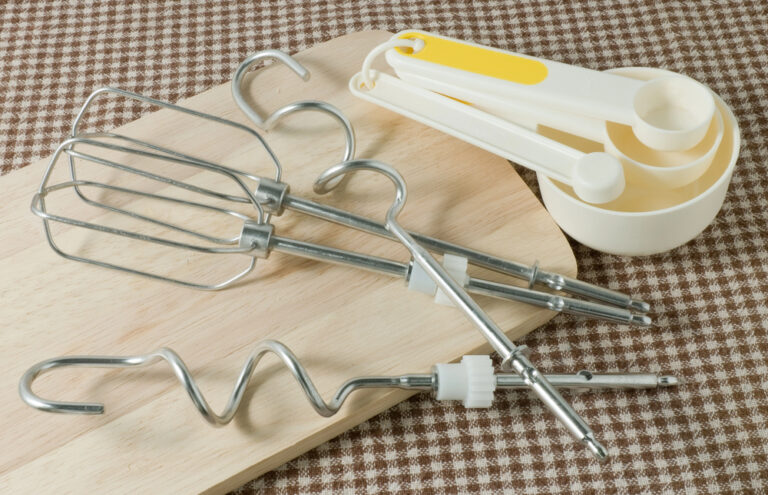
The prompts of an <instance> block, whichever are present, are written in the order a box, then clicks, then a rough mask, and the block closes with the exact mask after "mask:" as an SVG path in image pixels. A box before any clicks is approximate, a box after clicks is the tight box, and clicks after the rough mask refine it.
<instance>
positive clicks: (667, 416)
mask: <svg viewBox="0 0 768 495" xmlns="http://www.w3.org/2000/svg"><path fill="white" fill-rule="evenodd" d="M0 18H1V19H2V23H1V25H0V74H2V90H0V112H2V118H1V119H0V125H1V126H2V128H1V130H2V137H1V138H0V153H1V154H2V161H1V162H0V166H1V167H2V168H1V169H0V170H2V172H3V173H10V172H12V171H13V170H14V169H16V168H20V167H23V166H24V165H25V164H28V163H30V162H31V161H34V160H36V159H38V158H41V157H43V156H45V155H47V154H49V153H50V152H51V151H52V150H53V149H54V147H55V144H56V143H57V142H58V141H59V140H60V139H61V137H62V136H64V135H66V133H67V132H68V127H69V125H70V122H71V120H72V118H73V115H74V114H75V112H76V109H77V108H78V107H79V105H80V104H81V103H82V101H83V100H84V98H85V97H86V96H87V94H88V93H89V92H90V91H91V90H92V89H94V88H96V87H99V86H102V85H113V86H119V87H121V88H125V89H129V90H133V91H138V92H142V93H147V94H151V95H152V96H155V97H159V98H162V99H166V100H170V101H176V100H178V99H180V98H183V97H187V96H191V95H193V94H196V93H199V92H201V91H203V90H205V89H208V88H210V87H212V86H214V85H217V84H220V83H223V82H226V81H227V80H228V79H229V77H230V76H231V73H232V69H233V67H235V66H236V65H237V63H238V62H239V61H240V60H241V59H243V58H244V57H246V56H247V55H249V54H251V53H253V52H255V51H257V50H260V49H264V48H280V49H283V50H286V51H288V52H296V51H298V50H301V49H304V48H307V47H309V46H312V45H314V44H316V43H319V42H321V41H325V40H328V39H331V38H334V37H337V36H340V35H342V34H345V33H348V32H352V31H360V30H369V29H386V30H390V31H397V30H401V29H405V28H422V29H426V30H431V31H435V32H439V33H442V34H445V35H450V36H454V37H460V38H464V39H468V40H474V41H476V42H480V43H483V44H488V45H493V46H498V47H502V48H509V49H513V50H516V51H519V52H523V53H528V54H531V55H536V56H540V57H545V58H550V59H554V60H559V61H563V62H567V63H572V64H578V65H582V66H585V67H590V68H594V69H606V68H610V67H618V66H627V65H640V66H653V67H662V68H667V69H671V70H674V71H678V72H680V73H683V74H687V75H689V76H692V77H694V78H696V79H698V80H699V81H702V82H704V83H705V84H707V85H709V86H710V87H711V88H712V89H714V90H715V91H716V92H717V93H719V94H720V95H721V96H722V97H723V98H724V99H725V101H726V102H727V103H728V104H729V105H730V106H731V107H732V108H733V110H734V112H735V114H736V116H737V118H738V120H739V125H740V126H741V132H742V137H743V145H742V151H741V157H740V161H739V165H738V168H737V171H736V173H735V175H734V177H733V182H732V184H731V186H730V190H729V192H728V196H727V198H726V202H725V205H724V207H723V210H722V211H721V212H720V215H719V216H718V218H717V219H716V221H715V222H714V224H713V225H711V226H710V227H709V228H708V229H707V230H706V231H705V232H704V233H703V234H702V235H701V236H699V237H698V238H697V239H695V240H694V241H692V242H690V243H688V244H687V245H685V246H683V247H681V248H678V249H676V250H674V251H672V252H669V253H666V254H663V255H658V256H652V257H642V258H624V257H618V256H610V255H605V254H601V253H599V252H596V251H593V250H590V249H587V248H585V247H582V246H579V245H577V244H574V246H573V247H574V250H575V253H576V257H577V259H578V264H579V269H580V277H581V278H582V279H584V280H588V281H590V282H594V283H597V284H601V285H609V286H611V287H614V288H617V289H620V290H623V291H627V292H631V293H633V294H636V295H638V296H641V297H642V298H644V299H645V300H647V301H649V302H650V303H651V304H652V305H653V316H654V317H655V322H656V325H655V326H654V327H653V328H649V329H645V330H638V329H630V328H627V327H623V326H619V325H611V324H606V323H598V322H584V321H574V320H572V319H568V318H566V317H557V318H555V319H554V320H553V321H552V322H551V323H549V324H548V325H546V326H544V327H542V328H540V329H538V330H536V331H535V332H533V333H532V334H531V335H530V336H528V337H527V338H526V339H525V340H524V342H525V343H526V344H528V345H530V346H531V347H532V348H534V349H535V351H536V362H537V363H538V364H539V366H540V367H541V368H542V369H544V370H560V371H576V370H578V369H582V368H587V369H591V370H599V371H618V370H629V371H643V370H649V371H660V372H664V373H670V374H674V375H677V376H678V377H680V378H681V379H682V380H684V384H683V385H681V386H679V387H677V388H675V389H668V390H659V391H636V392H603V393H581V394H569V398H570V399H571V401H572V404H573V405H574V406H575V408H576V409H577V410H578V411H579V412H580V413H582V414H583V416H584V418H586V419H587V420H588V422H589V423H590V424H591V425H592V426H593V428H594V429H595V430H596V432H597V434H598V436H599V437H600V439H602V440H603V441H604V442H605V443H606V444H607V445H610V446H611V450H612V454H613V457H612V458H611V459H610V460H609V461H608V462H606V463H604V464H599V463H597V462H596V461H592V460H591V459H590V458H589V457H588V456H587V454H586V452H585V451H584V449H583V448H582V447H580V446H579V445H575V444H574V443H573V442H572V441H571V439H570V438H569V437H568V435H567V434H566V433H565V432H564V431H563V429H561V428H559V427H557V426H556V423H555V422H554V421H553V420H552V418H551V417H550V415H549V414H548V413H547V412H545V411H544V410H543V409H542V407H541V406H540V404H539V403H538V402H537V400H535V399H534V398H532V397H531V396H530V395H528V394H526V393H514V394H506V395H505V394H502V395H501V396H500V398H499V399H497V401H496V403H495V406H494V407H493V408H492V409H490V410H482V411H465V410H463V409H462V408H460V407H451V406H447V405H444V404H438V403H436V402H433V401H432V400H431V399H430V398H428V397H426V396H421V397H414V398H413V399H411V400H408V401H406V402H403V403H402V404H400V405H399V406H397V407H395V408H393V409H391V410H389V411H387V412H385V413H383V414H381V415H379V416H377V417H375V418H373V419H372V420H370V421H368V422H366V423H364V424H362V425H360V426H358V427H357V428H355V429H353V430H351V431H349V432H347V433H344V434H343V435H341V436H339V437H338V438H336V439H334V440H332V441H330V442H328V443H326V444H324V445H321V446H320V447H318V448H316V449H314V450H312V451H311V452H308V453H307V454H305V455H303V456H301V457H299V458H297V459H295V460H293V461H291V462H289V463H287V464H285V465H284V466H282V467H280V468H278V469H276V470H275V471H273V472H271V473H268V474H266V475H264V476H262V477H261V478H259V479H256V480H253V481H252V482H250V483H248V484H247V485H245V486H244V487H242V488H240V489H239V490H238V492H239V493H275V492H278V493H282V492H302V493H320V492H322V493H339V492H351V493H379V492H384V491H392V492H395V491H415V492H421V493H430V492H436V493H444V492H445V493H453V492H462V493H466V492H480V491H483V492H492V493H497V492H501V491H504V492H509V493H512V492H516V493H523V494H544V493H675V494H676V493H726V492H732V493H768V395H767V391H768V378H767V377H768V364H766V359H768V338H767V332H766V323H765V321H764V320H765V317H766V313H768V307H767V306H766V294H768V290H767V289H766V288H765V287H764V286H765V285H766V283H767V282H766V280H768V277H767V276H766V275H767V273H766V272H768V250H766V240H768V227H766V219H767V218H768V211H767V207H768V194H767V193H766V191H767V188H768V173H766V170H765V168H766V162H767V161H768V143H767V142H766V133H767V132H768V113H767V112H768V94H767V93H768V76H767V75H766V66H768V51H767V49H768V5H767V4H766V3H765V2H763V1H760V0H756V1H752V2H725V1H720V2H709V1H690V2H672V1H669V2H661V1H659V2H656V3H654V2H648V1H639V0H631V1H622V2H613V3H607V2H606V3H602V2H597V1H590V2H580V3H576V2H574V3H571V2H563V1H554V0H552V1H546V2H523V1H509V2H499V1H489V2H479V1H478V2H464V3H462V2H424V1H421V2H417V1H412V2H393V3H380V4H379V3H372V2H353V1H347V2H330V3H325V2H314V1H312V2H309V1H305V2H290V1H287V0H283V1H270V2H260V3H257V2H249V3H245V2H242V3H239V4H237V3H234V2H232V3H227V2H218V1H208V2H202V1H201V2H196V3H186V2H185V3H173V2H168V3H166V4H154V3H153V4H148V3H138V2H137V3H126V2H121V1H105V2H98V3H96V2H94V3H85V2H81V3H77V2H62V1H46V2H8V3H4V4H3V5H1V6H0ZM136 112H137V109H135V108H133V107H130V106H126V107H121V106H119V105H117V106H113V107H111V108H110V109H109V111H108V112H107V113H105V114H103V115H102V119H103V122H101V124H104V125H106V126H111V125H114V126H116V125H119V124H122V123H125V122H128V121H130V120H133V119H135V118H136V117H137V116H138V114H137V113H136ZM521 173H522V175H523V176H524V178H525V179H526V180H527V181H528V182H529V183H530V184H531V185H532V187H534V188H535V184H534V182H535V181H534V178H533V176H532V175H531V174H530V173H528V172H525V171H521Z"/></svg>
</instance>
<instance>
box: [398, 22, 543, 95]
mask: <svg viewBox="0 0 768 495" xmlns="http://www.w3.org/2000/svg"><path fill="white" fill-rule="evenodd" d="M398 38H403V39H420V40H424V48H422V49H421V50H419V51H418V52H416V53H413V52H412V50H411V49H410V48H396V50H397V51H398V52H400V53H401V54H403V55H406V56H409V57H413V58H415V59H417V60H423V61H425V62H431V63H434V64H440V65H444V66H447V67H453V68H456V69H460V70H464V71H467V72H472V73H474V74H480V75H483V76H489V77H493V78H496V79H502V80H504V81H510V82H514V83H519V84H529V85H530V84H538V83H540V82H541V81H543V80H544V79H546V77H547V66H546V65H544V64H543V63H542V62H540V61H538V60H531V59H528V58H523V57H520V56H517V55H512V54H510V53H504V52H500V51H496V50H490V49H488V48H483V47H480V46H474V45H468V44H466V43H462V42H461V41H457V40H450V39H445V38H438V37H436V36H432V35H429V34H426V33H417V32H406V33H402V34H400V35H399V36H398Z"/></svg>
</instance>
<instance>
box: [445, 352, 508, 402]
mask: <svg viewBox="0 0 768 495" xmlns="http://www.w3.org/2000/svg"><path fill="white" fill-rule="evenodd" d="M435 373H437V394H436V398H437V400H460V401H462V403H463V404H464V407H468V408H480V407H484V408H487V407H491V404H492V403H493V393H494V391H495V390H496V376H495V375H494V373H493V363H492V362H491V358H490V357H488V356H464V357H463V358H462V360H461V362H460V363H456V364H438V365H435Z"/></svg>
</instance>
